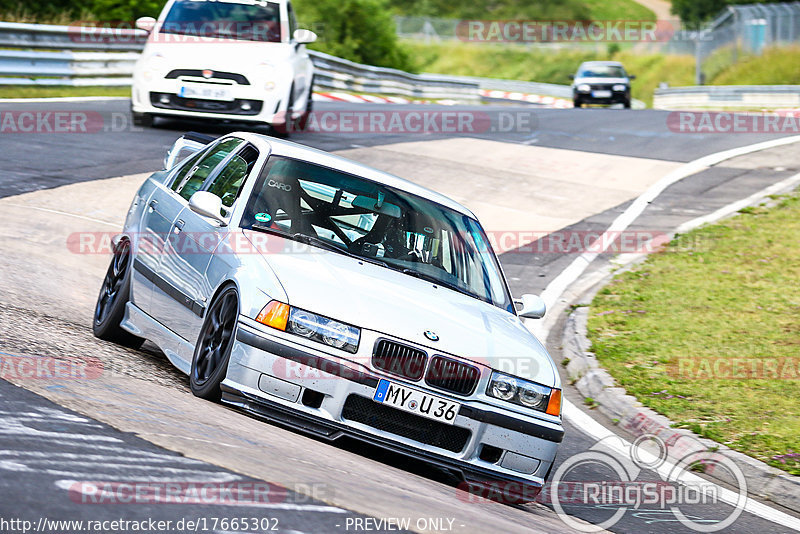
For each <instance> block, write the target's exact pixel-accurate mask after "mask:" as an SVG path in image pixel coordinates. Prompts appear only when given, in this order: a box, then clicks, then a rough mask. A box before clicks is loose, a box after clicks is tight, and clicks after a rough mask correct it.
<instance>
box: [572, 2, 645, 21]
mask: <svg viewBox="0 0 800 534" xmlns="http://www.w3.org/2000/svg"><path fill="white" fill-rule="evenodd" d="M583 4H585V5H586V6H587V7H588V8H589V12H590V13H591V18H592V20H656V14H655V13H653V12H652V11H651V10H649V9H647V8H646V7H644V6H643V5H641V4H640V3H638V2H634V1H633V0H615V1H613V2H610V1H608V0H583Z"/></svg>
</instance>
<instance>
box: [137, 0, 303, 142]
mask: <svg viewBox="0 0 800 534" xmlns="http://www.w3.org/2000/svg"><path fill="white" fill-rule="evenodd" d="M136 25H137V27H138V28H140V29H143V30H146V31H148V32H149V37H148V39H147V43H146V45H145V48H144V51H143V52H142V55H141V57H140V58H139V60H138V61H137V62H136V66H135V68H134V73H133V90H132V98H131V112H132V114H133V123H134V124H136V125H137V126H150V125H151V124H152V122H153V118H154V117H157V116H162V117H171V116H182V117H192V118H204V119H216V120H231V121H237V122H239V121H247V122H257V123H265V124H270V125H274V126H277V127H281V126H283V125H284V124H285V123H286V121H287V119H291V120H296V119H298V118H300V117H302V116H303V115H304V114H308V113H309V112H310V111H311V105H312V104H311V102H312V100H311V93H312V88H313V78H314V66H313V64H312V62H311V59H310V57H309V55H308V52H307V51H306V48H305V46H304V45H305V44H308V43H312V42H314V41H315V40H316V38H317V36H316V35H315V34H314V32H312V31H309V30H304V29H298V28H297V21H296V18H295V14H294V10H293V9H292V4H291V2H290V0H268V1H267V0H263V1H262V0H225V1H216V0H169V1H168V2H167V4H166V6H164V9H163V11H162V12H161V15H160V16H159V18H158V20H156V19H153V18H152V17H142V18H140V19H138V20H137V21H136Z"/></svg>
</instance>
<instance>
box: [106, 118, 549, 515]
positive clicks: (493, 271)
mask: <svg viewBox="0 0 800 534" xmlns="http://www.w3.org/2000/svg"><path fill="white" fill-rule="evenodd" d="M203 141H204V140H203V139H200V138H198V137H196V136H195V138H194V140H193V141H192V140H186V139H184V140H181V141H180V142H179V143H178V144H177V145H176V148H174V149H173V150H172V151H171V155H174V154H175V152H176V150H177V147H184V148H187V147H189V146H193V148H194V149H195V150H197V151H196V152H195V153H194V154H193V155H191V156H189V157H188V158H186V159H185V160H183V161H182V162H180V163H178V164H177V165H175V166H174V167H172V168H170V169H168V170H164V171H160V172H157V173H155V174H153V175H152V176H150V177H149V178H148V179H147V180H146V181H145V182H144V184H142V187H141V188H140V189H139V191H138V192H137V194H136V197H135V198H134V200H133V203H132V205H131V207H130V211H129V212H128V216H127V220H126V222H125V227H124V229H123V233H122V235H121V236H120V237H119V239H118V241H117V243H116V247H115V254H114V258H113V260H112V262H111V265H110V266H109V269H108V273H107V275H106V278H105V280H104V282H103V287H102V290H101V292H100V296H99V298H98V301H97V307H96V310H95V316H94V333H95V335H97V336H98V337H100V338H103V339H108V340H114V341H118V342H122V343H126V344H128V345H137V344H141V343H142V342H143V341H144V339H148V340H150V341H152V342H154V343H156V344H157V345H158V346H159V347H160V348H161V350H163V351H164V353H165V354H166V355H167V357H168V358H169V359H170V361H172V363H174V364H175V365H176V366H177V367H178V368H180V369H181V370H182V371H183V372H185V373H186V374H188V375H189V384H190V386H191V389H192V392H193V393H194V394H195V395H197V396H199V397H203V398H207V399H215V400H219V399H221V400H222V401H223V402H226V403H229V404H232V405H234V406H238V407H240V408H242V409H244V410H246V411H248V412H250V413H252V414H255V415H257V416H260V417H264V418H266V419H269V420H272V421H277V422H280V423H282V424H285V425H290V426H292V427H294V428H297V429H300V430H302V431H304V432H309V433H312V434H314V435H317V436H320V437H323V438H326V439H330V440H335V439H337V438H339V437H342V436H351V437H354V438H357V439H361V440H365V441H368V442H371V443H374V444H377V445H379V446H381V447H385V448H388V449H393V450H396V451H399V452H401V453H403V454H406V455H409V456H413V457H415V458H418V459H420V460H422V461H424V462H429V463H433V464H437V465H439V466H441V467H444V468H445V469H448V470H451V471H455V472H458V473H459V474H460V475H462V476H463V478H464V479H465V480H466V481H467V482H469V483H471V484H476V485H477V486H478V488H485V487H486V486H487V485H489V486H490V487H492V486H494V485H495V484H498V483H499V484H501V485H502V486H501V487H500V488H498V493H500V491H502V493H500V495H501V496H502V498H504V499H506V498H508V499H512V500H515V499H520V500H533V498H535V496H536V494H537V493H538V492H539V490H540V489H541V488H542V486H543V485H544V483H545V480H546V479H547V476H548V474H549V473H550V470H551V468H552V466H553V462H554V459H555V455H556V451H557V449H558V445H559V443H560V442H561V440H562V438H563V435H564V429H563V426H562V422H561V382H560V379H559V374H558V370H557V369H556V367H555V365H554V364H553V361H552V360H551V358H550V356H549V355H548V353H547V350H546V349H545V348H544V347H543V346H542V344H541V343H539V341H537V339H536V338H535V337H534V336H533V335H532V334H531V333H530V332H529V331H528V329H527V328H525V326H524V325H523V323H522V318H523V317H529V318H539V317H542V315H543V314H544V312H545V310H544V303H543V301H542V300H541V299H540V298H539V297H536V296H533V295H523V296H522V298H521V299H520V300H518V301H515V300H513V299H512V298H511V294H510V293H509V290H508V286H507V284H506V280H505V278H504V276H503V272H502V270H501V268H500V264H499V262H498V261H497V258H496V257H495V254H494V252H493V251H492V247H491V246H490V244H489V243H490V242H489V239H488V237H487V235H486V233H485V232H484V230H483V228H482V227H481V225H480V224H479V223H478V220H477V219H476V218H475V215H473V214H472V212H470V211H469V210H468V209H467V208H465V207H463V206H461V205H460V204H457V203H456V202H454V201H453V200H450V199H449V198H447V197H445V196H443V195H440V194H437V193H435V192H433V191H429V190H427V189H424V188H423V187H420V186H419V185H416V184H414V183H412V182H408V181H406V180H403V179H401V178H398V177H396V176H392V175H390V174H386V173H384V172H380V171H378V170H376V169H372V168H370V167H367V166H364V165H362V164H359V163H356V162H354V161H350V160H346V159H343V158H340V157H337V156H334V155H332V154H327V153H324V152H320V151H318V150H314V149H312V148H308V147H305V146H302V145H298V144H295V143H289V142H287V141H281V140H278V139H274V138H270V137H266V136H262V135H259V134H253V133H242V132H237V133H233V134H230V135H227V136H223V137H222V138H220V139H217V140H213V141H211V142H209V143H208V144H205V143H203ZM173 159H174V158H172V157H170V158H168V161H172V160H173ZM470 489H472V488H471V487H470Z"/></svg>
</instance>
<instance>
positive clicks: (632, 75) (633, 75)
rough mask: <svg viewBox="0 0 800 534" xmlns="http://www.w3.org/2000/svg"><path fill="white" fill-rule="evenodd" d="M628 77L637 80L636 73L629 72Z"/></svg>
mask: <svg viewBox="0 0 800 534" xmlns="http://www.w3.org/2000/svg"><path fill="white" fill-rule="evenodd" d="M628 79H629V80H635V79H636V75H635V74H628Z"/></svg>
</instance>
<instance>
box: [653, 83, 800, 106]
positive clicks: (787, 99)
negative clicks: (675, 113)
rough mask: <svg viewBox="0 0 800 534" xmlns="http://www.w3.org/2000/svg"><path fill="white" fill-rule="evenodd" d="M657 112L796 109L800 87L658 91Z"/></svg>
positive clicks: (751, 86)
mask: <svg viewBox="0 0 800 534" xmlns="http://www.w3.org/2000/svg"><path fill="white" fill-rule="evenodd" d="M653 108H655V109H760V108H769V109H784V108H785V109H794V108H800V85H697V86H690V87H670V88H668V89H656V92H655V95H654V96H653Z"/></svg>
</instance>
